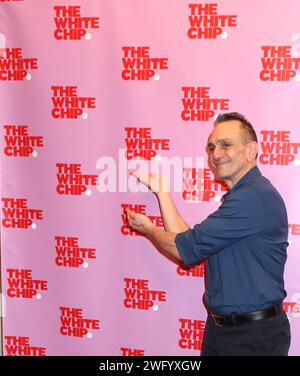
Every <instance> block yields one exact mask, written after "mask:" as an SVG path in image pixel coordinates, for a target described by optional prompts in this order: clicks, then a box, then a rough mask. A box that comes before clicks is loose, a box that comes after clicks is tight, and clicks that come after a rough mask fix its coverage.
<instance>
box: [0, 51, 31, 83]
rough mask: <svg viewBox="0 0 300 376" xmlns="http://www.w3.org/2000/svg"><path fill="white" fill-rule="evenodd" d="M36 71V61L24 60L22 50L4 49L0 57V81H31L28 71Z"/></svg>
mask: <svg viewBox="0 0 300 376" xmlns="http://www.w3.org/2000/svg"><path fill="white" fill-rule="evenodd" d="M34 69H38V59H36V58H24V57H23V56H22V48H4V49H3V51H2V53H1V56H0V80H1V81H23V80H25V79H27V80H31V74H30V73H29V71H30V70H34Z"/></svg>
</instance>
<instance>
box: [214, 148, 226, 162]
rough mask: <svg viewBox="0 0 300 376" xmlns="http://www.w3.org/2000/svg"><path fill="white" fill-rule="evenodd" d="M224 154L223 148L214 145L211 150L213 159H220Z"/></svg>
mask: <svg viewBox="0 0 300 376" xmlns="http://www.w3.org/2000/svg"><path fill="white" fill-rule="evenodd" d="M223 156H224V150H223V149H222V148H219V147H216V148H215V150H214V152H213V159H220V158H222V157H223Z"/></svg>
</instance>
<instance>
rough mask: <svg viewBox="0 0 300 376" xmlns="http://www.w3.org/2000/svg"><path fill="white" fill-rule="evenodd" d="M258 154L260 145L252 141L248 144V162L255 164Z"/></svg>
mask: <svg viewBox="0 0 300 376" xmlns="http://www.w3.org/2000/svg"><path fill="white" fill-rule="evenodd" d="M257 152H258V145H257V142H256V141H251V142H249V143H248V156H247V158H248V161H249V162H253V161H255V159H256V155H257Z"/></svg>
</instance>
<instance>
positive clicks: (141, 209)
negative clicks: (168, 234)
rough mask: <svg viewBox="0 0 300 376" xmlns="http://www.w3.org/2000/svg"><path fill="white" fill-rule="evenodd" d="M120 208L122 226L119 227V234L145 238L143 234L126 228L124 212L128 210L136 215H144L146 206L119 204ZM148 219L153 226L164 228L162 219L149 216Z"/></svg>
mask: <svg viewBox="0 0 300 376" xmlns="http://www.w3.org/2000/svg"><path fill="white" fill-rule="evenodd" d="M121 208H122V214H121V217H122V222H123V225H122V227H121V234H122V235H129V236H145V235H144V234H142V233H140V232H138V231H135V230H133V229H132V228H131V227H129V226H128V222H127V215H126V212H125V210H126V209H127V208H128V209H130V210H133V211H135V212H136V213H140V214H144V215H146V205H137V204H135V205H133V204H121ZM148 218H149V219H150V220H151V221H152V223H154V224H155V226H157V227H164V224H163V220H162V217H159V216H153V215H150V216H148Z"/></svg>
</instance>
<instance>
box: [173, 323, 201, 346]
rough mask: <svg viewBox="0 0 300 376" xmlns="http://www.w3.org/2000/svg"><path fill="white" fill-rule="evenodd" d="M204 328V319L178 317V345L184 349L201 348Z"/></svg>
mask: <svg viewBox="0 0 300 376" xmlns="http://www.w3.org/2000/svg"><path fill="white" fill-rule="evenodd" d="M204 329H205V321H202V320H190V319H179V333H180V340H179V342H178V345H179V347H180V348H181V349H186V350H198V351H199V350H201V349H202V343H203V338H204V331H205V330H204Z"/></svg>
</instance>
